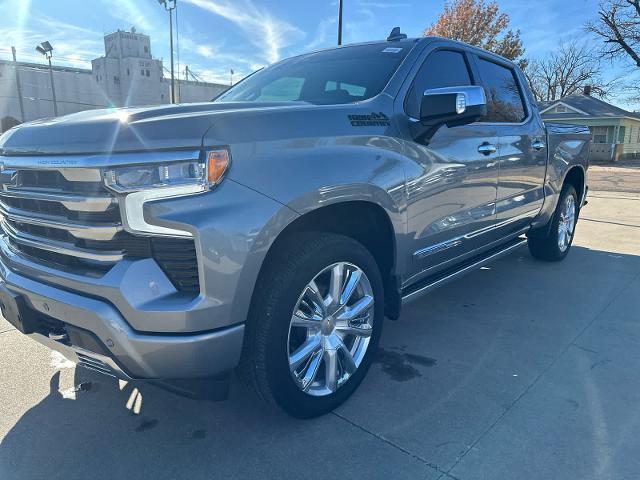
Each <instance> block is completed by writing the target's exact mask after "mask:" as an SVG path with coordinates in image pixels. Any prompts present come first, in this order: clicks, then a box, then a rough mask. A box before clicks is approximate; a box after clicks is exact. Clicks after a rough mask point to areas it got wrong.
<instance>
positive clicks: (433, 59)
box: [405, 50, 471, 118]
mask: <svg viewBox="0 0 640 480" xmlns="http://www.w3.org/2000/svg"><path fill="white" fill-rule="evenodd" d="M461 85H471V76H470V75H469V69H468V68H467V62H466V61H465V59H464V55H463V54H462V53H460V52H454V51H451V50H438V51H436V52H433V53H432V54H431V55H429V56H428V57H427V59H426V60H425V61H424V63H423V64H422V67H420V70H419V71H418V74H417V75H416V78H415V79H414V80H413V85H412V86H411V89H410V90H409V94H408V95H407V99H406V100H405V110H406V112H407V114H408V115H409V116H411V117H413V118H418V117H419V116H420V101H421V99H422V95H423V94H424V91H425V90H428V89H431V88H442V87H458V86H461Z"/></svg>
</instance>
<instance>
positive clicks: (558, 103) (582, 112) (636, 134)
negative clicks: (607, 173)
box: [538, 87, 640, 162]
mask: <svg viewBox="0 0 640 480" xmlns="http://www.w3.org/2000/svg"><path fill="white" fill-rule="evenodd" d="M590 90H591V89H590V88H589V87H585V89H584V93H582V94H575V95H569V96H567V97H563V98H561V99H559V100H552V101H548V102H539V104H538V108H539V109H540V114H541V115H542V118H543V119H544V120H545V121H546V122H556V123H576V124H580V125H586V126H587V127H589V130H590V131H591V135H592V145H591V160H593V161H604V162H616V161H618V160H621V159H638V160H639V161H640V113H637V112H629V111H627V110H624V109H622V108H619V107H616V106H614V105H611V104H610V103H607V102H605V101H603V100H599V99H597V98H594V97H592V96H591V95H590V93H591V91H590Z"/></svg>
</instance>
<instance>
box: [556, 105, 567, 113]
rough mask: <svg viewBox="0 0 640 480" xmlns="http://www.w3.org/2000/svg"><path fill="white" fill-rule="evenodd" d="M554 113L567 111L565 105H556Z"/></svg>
mask: <svg viewBox="0 0 640 480" xmlns="http://www.w3.org/2000/svg"><path fill="white" fill-rule="evenodd" d="M556 113H567V107H565V106H564V105H558V106H557V107H556Z"/></svg>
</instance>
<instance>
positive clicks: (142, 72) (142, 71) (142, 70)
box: [140, 68, 144, 77]
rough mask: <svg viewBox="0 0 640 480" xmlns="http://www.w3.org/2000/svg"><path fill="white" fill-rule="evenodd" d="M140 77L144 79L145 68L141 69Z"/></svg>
mask: <svg viewBox="0 0 640 480" xmlns="http://www.w3.org/2000/svg"><path fill="white" fill-rule="evenodd" d="M140 75H142V76H143V77H144V68H142V69H140Z"/></svg>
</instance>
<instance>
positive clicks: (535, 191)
mask: <svg viewBox="0 0 640 480" xmlns="http://www.w3.org/2000/svg"><path fill="white" fill-rule="evenodd" d="M474 57H475V63H476V68H477V70H478V73H479V76H480V80H481V82H482V85H483V86H484V88H485V93H486V95H487V102H488V104H487V116H486V117H485V118H484V119H482V122H483V123H485V124H486V125H492V126H493V127H495V128H496V132H497V135H498V138H499V141H498V152H499V180H498V196H497V201H496V212H497V221H498V223H497V225H498V226H499V230H500V233H501V235H502V236H507V235H509V234H511V233H516V232H518V231H519V230H521V229H522V228H525V227H526V226H527V225H528V224H529V223H531V221H532V219H533V218H534V217H535V216H536V215H537V214H538V212H539V211H540V208H541V207H542V203H543V201H544V193H543V187H544V178H545V172H546V164H547V150H546V145H545V142H546V135H545V129H544V124H543V123H542V120H541V119H540V116H539V115H538V114H537V112H536V111H533V108H532V107H531V106H530V104H529V102H528V101H527V98H528V97H527V93H526V92H527V90H525V87H524V83H523V82H524V79H523V78H522V75H521V74H519V72H518V71H517V70H516V69H514V68H513V66H512V65H511V64H509V63H507V62H504V63H503V62H500V60H496V59H494V58H493V57H486V58H485V57H482V56H474Z"/></svg>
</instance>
